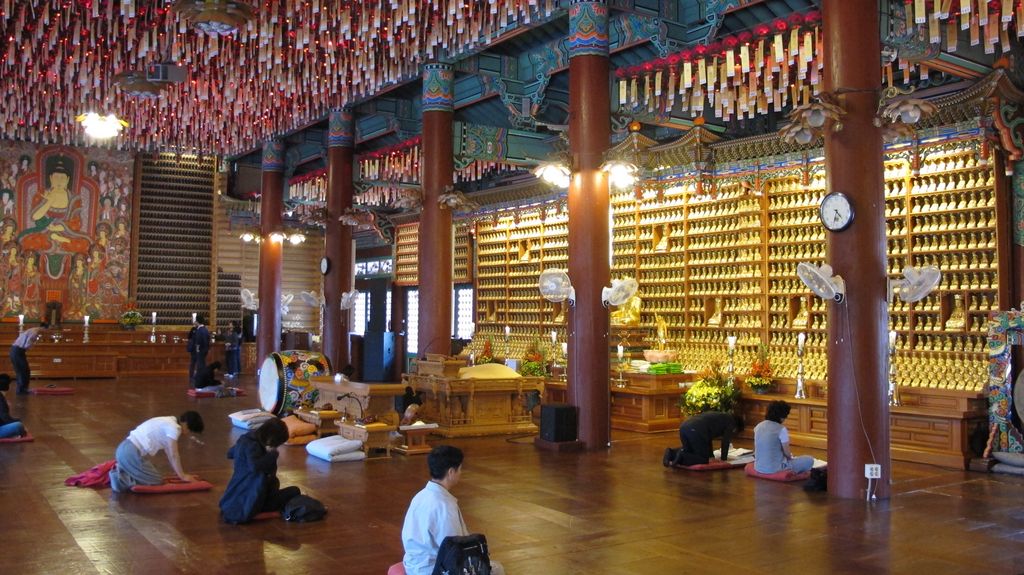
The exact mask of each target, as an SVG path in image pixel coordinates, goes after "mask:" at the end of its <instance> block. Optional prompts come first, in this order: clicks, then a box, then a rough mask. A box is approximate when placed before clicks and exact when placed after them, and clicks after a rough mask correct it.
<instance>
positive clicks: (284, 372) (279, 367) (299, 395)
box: [260, 349, 331, 415]
mask: <svg viewBox="0 0 1024 575" xmlns="http://www.w3.org/2000/svg"><path fill="white" fill-rule="evenodd" d="M314 375H331V360H329V359H327V357H326V356H325V355H323V354H321V353H317V352H315V351H305V350H301V349H293V350H289V351H275V352H274V353H271V354H270V355H268V356H267V359H265V360H263V367H262V368H261V369H260V405H261V406H262V407H263V409H265V410H266V411H269V412H270V413H273V414H274V415H285V414H288V413H291V412H292V411H294V410H296V409H298V408H300V407H313V405H314V404H315V403H316V400H317V398H318V397H319V396H320V391H319V390H318V389H317V388H316V386H314V385H313V384H312V383H311V382H310V381H309V378H311V377H313V376H314Z"/></svg>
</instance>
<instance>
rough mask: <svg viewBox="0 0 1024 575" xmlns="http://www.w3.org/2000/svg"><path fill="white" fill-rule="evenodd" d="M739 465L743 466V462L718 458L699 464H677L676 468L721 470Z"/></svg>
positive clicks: (735, 467)
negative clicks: (731, 461) (732, 461)
mask: <svg viewBox="0 0 1024 575" xmlns="http://www.w3.org/2000/svg"><path fill="white" fill-rule="evenodd" d="M739 467H743V464H742V463H730V462H728V461H722V460H721V459H716V460H714V461H709V462H708V463H701V464H698V465H676V466H675V468H676V469H687V470H690V471H719V470H722V469H737V468H739Z"/></svg>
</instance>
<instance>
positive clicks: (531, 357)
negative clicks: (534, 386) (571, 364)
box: [519, 342, 548, 377]
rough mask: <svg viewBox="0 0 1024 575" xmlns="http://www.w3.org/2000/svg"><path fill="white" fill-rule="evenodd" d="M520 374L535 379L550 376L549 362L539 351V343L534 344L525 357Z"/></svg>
mask: <svg viewBox="0 0 1024 575" xmlns="http://www.w3.org/2000/svg"><path fill="white" fill-rule="evenodd" d="M519 373H521V374H523V375H526V376H533V377H544V376H546V375H547V374H548V368H547V361H546V360H545V358H544V354H543V353H541V352H540V351H538V343H537V342H534V343H533V345H531V346H530V349H529V350H527V351H526V354H525V355H524V356H523V365H521V366H519Z"/></svg>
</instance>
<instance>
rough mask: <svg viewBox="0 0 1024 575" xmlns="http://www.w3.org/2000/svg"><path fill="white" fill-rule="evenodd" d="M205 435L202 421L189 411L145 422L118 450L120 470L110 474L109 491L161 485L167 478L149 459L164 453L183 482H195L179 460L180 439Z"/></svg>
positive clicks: (117, 468) (117, 467)
mask: <svg viewBox="0 0 1024 575" xmlns="http://www.w3.org/2000/svg"><path fill="white" fill-rule="evenodd" d="M189 432H192V433H202V432H203V417H202V416H201V415H199V413H197V412H195V411H186V412H185V413H183V414H181V415H180V416H179V417H177V418H175V417H172V416H167V417H154V418H152V419H147V420H146V421H144V422H142V424H141V425H139V426H138V427H136V428H135V429H133V430H132V432H131V433H129V434H128V437H127V438H125V440H124V441H122V442H121V445H119V446H117V453H116V454H115V456H114V457H115V459H117V466H116V467H114V469H112V470H111V471H110V487H111V489H113V490H114V491H116V492H119V493H120V492H123V491H129V490H130V489H131V488H132V487H135V486H136V485H161V484H162V483H163V482H164V476H163V474H162V473H160V471H158V470H157V468H156V466H154V465H153V462H152V461H150V459H149V458H151V457H152V456H154V455H156V454H157V453H159V452H161V451H163V452H164V453H165V454H167V461H168V463H170V464H171V469H173V470H174V473H175V474H177V476H178V478H179V479H181V480H182V481H196V480H197V478H196V477H195V476H192V475H189V474H187V473H185V470H184V469H182V467H181V458H180V457H179V456H178V439H179V438H180V437H181V434H182V433H189Z"/></svg>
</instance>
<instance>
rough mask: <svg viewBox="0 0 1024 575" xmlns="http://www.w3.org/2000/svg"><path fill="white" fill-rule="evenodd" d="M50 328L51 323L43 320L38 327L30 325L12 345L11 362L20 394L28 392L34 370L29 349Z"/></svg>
mask: <svg viewBox="0 0 1024 575" xmlns="http://www.w3.org/2000/svg"><path fill="white" fill-rule="evenodd" d="M48 329H50V324H48V323H46V322H45V321H41V322H39V326H38V327H30V328H29V329H26V330H25V331H23V332H21V335H19V336H18V337H17V339H15V340H14V344H12V345H11V356H10V357H11V364H12V365H13V366H14V374H15V377H17V381H18V395H26V394H28V381H29V379H31V378H32V371H31V370H30V369H29V366H28V355H27V353H28V349H29V348H30V347H32V345H33V344H34V343H35V342H36V340H37V339H39V336H40V335H42V334H43V333H45V332H46V330H48Z"/></svg>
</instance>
